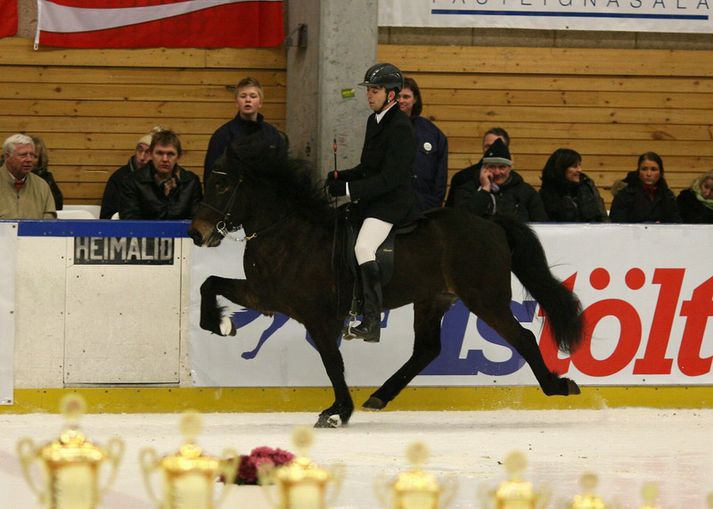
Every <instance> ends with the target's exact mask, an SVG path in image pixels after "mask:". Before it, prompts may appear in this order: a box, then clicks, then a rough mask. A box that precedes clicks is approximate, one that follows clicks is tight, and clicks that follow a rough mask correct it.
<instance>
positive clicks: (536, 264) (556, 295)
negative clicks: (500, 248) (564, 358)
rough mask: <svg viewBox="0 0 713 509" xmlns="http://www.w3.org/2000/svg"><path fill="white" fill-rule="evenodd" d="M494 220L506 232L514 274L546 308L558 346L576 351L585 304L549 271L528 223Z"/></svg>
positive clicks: (501, 219) (580, 336)
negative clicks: (583, 305)
mask: <svg viewBox="0 0 713 509" xmlns="http://www.w3.org/2000/svg"><path fill="white" fill-rule="evenodd" d="M492 220H493V221H494V222H495V223H497V224H498V225H499V226H500V227H502V228H503V229H504V230H505V233H506V235H507V240H508V244H509V245H510V250H511V251H512V271H513V273H514V274H515V275H516V276H517V278H518V279H519V280H520V282H521V283H522V284H523V286H524V287H525V289H526V290H527V291H528V292H530V295H532V296H533V297H534V298H535V300H537V302H539V304H540V306H541V307H542V309H544V311H545V313H546V315H547V318H548V319H549V324H550V327H551V329H552V332H553V333H554V336H555V341H557V347H558V348H559V349H560V350H561V351H562V352H573V351H574V350H576V349H577V346H578V345H579V343H580V341H581V339H582V329H583V320H582V305H581V304H580V302H579V299H578V298H577V296H576V295H575V294H574V293H573V292H570V291H569V290H568V289H567V288H565V287H564V285H562V283H561V282H560V281H558V280H557V279H556V278H555V277H554V276H553V275H552V272H550V268H549V265H548V264H547V257H546V256H545V251H544V249H543V248H542V244H541V243H540V240H539V239H538V238H537V235H536V234H535V232H534V231H532V229H531V228H530V227H529V226H528V225H527V224H525V223H522V222H520V221H518V220H516V219H513V218H510V217H505V216H499V215H496V216H493V217H492Z"/></svg>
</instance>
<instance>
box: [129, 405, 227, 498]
mask: <svg viewBox="0 0 713 509" xmlns="http://www.w3.org/2000/svg"><path fill="white" fill-rule="evenodd" d="M201 428H202V423H201V418H200V415H198V414H197V413H195V412H186V414H184V416H183V417H182V418H181V423H180V429H181V433H182V434H183V436H184V437H185V441H184V443H183V445H181V447H180V448H179V449H178V452H177V453H175V454H172V455H168V456H164V457H163V458H160V459H159V458H158V457H157V455H156V451H155V450H153V449H151V448H145V449H143V450H142V451H141V453H140V456H139V460H140V463H141V468H142V470H143V474H144V481H145V483H146V490H147V492H148V495H149V498H150V499H151V500H152V501H153V502H154V503H155V504H156V507H158V508H160V509H214V508H215V507H218V506H219V505H220V503H222V502H223V500H224V499H225V497H226V495H227V493H228V489H229V486H230V483H229V482H226V484H225V486H224V488H223V492H222V493H221V496H220V497H219V498H218V500H217V501H214V498H215V497H214V495H213V487H214V486H215V484H216V480H217V478H218V477H219V476H221V475H222V476H224V478H225V479H234V478H235V474H236V471H237V469H238V461H239V456H238V454H237V453H236V452H235V451H234V450H231V449H226V450H225V451H223V458H216V457H212V456H206V455H204V454H203V451H202V450H201V448H200V447H198V445H196V443H195V438H196V436H198V434H199V433H200V431H201ZM157 470H160V471H161V474H162V477H163V500H159V498H158V497H157V496H156V493H155V491H154V489H153V484H152V482H151V475H152V474H153V473H154V472H155V471H157Z"/></svg>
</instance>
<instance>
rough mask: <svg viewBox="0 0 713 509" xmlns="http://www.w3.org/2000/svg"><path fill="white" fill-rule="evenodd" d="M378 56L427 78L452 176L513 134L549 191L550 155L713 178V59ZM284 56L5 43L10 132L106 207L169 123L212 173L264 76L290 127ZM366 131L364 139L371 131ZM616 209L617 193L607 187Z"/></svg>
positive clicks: (393, 49) (73, 193) (608, 175)
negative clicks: (28, 140) (558, 152)
mask: <svg viewBox="0 0 713 509" xmlns="http://www.w3.org/2000/svg"><path fill="white" fill-rule="evenodd" d="M378 59H379V60H381V61H390V62H393V63H394V64H396V65H398V66H400V67H401V68H402V69H403V70H404V71H405V72H406V74H408V75H411V76H413V77H414V78H415V79H416V80H417V81H418V83H419V85H420V86H421V89H422V93H423V97H424V103H425V108H424V114H425V115H426V116H429V117H430V118H432V119H433V120H434V121H435V122H436V123H437V124H438V125H439V126H440V127H441V129H443V131H444V132H445V133H446V134H447V135H448V136H449V139H450V159H449V161H450V163H449V166H450V173H451V175H452V174H453V173H454V172H455V171H457V170H460V169H462V168H464V167H465V166H468V165H470V164H473V163H475V162H477V161H478V159H479V158H480V144H481V137H482V134H483V132H485V131H486V130H487V129H488V128H490V127H492V126H496V125H499V126H502V127H505V128H506V129H507V130H508V131H509V132H510V134H511V136H512V152H513V156H514V159H515V164H516V168H517V169H518V170H519V171H521V172H522V173H523V175H524V176H525V178H526V179H527V180H528V181H529V182H530V183H532V184H533V185H535V186H538V185H539V174H540V171H541V169H542V166H543V165H544V163H545V161H546V159H547V156H548V155H549V154H550V153H551V152H552V151H554V150H555V149H556V148H558V147H570V148H573V149H575V150H577V151H579V152H580V153H581V154H582V155H583V157H584V167H585V171H587V172H588V173H589V175H590V176H591V177H592V178H594V179H595V181H596V182H597V183H598V184H599V186H600V187H602V188H604V189H606V188H608V187H610V186H611V184H612V183H613V182H615V181H616V180H618V179H620V178H622V177H623V176H624V174H625V173H626V172H627V171H628V170H631V169H633V168H634V165H635V163H636V159H637V157H638V155H639V154H640V153H642V152H645V151H648V150H653V151H655V152H658V153H659V154H661V156H662V157H663V159H664V163H665V166H666V177H667V179H668V181H669V182H670V184H671V185H672V187H673V188H674V190H675V191H678V190H680V189H681V188H683V187H685V186H687V185H688V184H689V182H690V181H691V180H692V179H693V178H694V177H695V176H696V175H697V174H698V173H700V172H703V171H707V170H710V169H713V143H712V142H713V52H711V51H693V50H624V49H592V48H589V49H576V48H566V49H564V48H503V47H459V46H402V45H381V46H380V47H379V56H378ZM285 66H286V59H285V54H284V50H282V49H243V50H234V49H221V50H198V49H178V50H167V49H162V48H158V49H146V50H143V49H142V50H53V49H42V50H40V51H36V52H35V51H32V47H31V42H30V41H28V40H25V39H20V38H7V39H3V40H0V137H2V138H3V139H4V137H6V136H8V135H10V134H12V133H15V132H28V133H31V134H38V135H40V136H42V137H44V138H45V140H46V141H47V143H48V145H49V148H50V159H51V170H52V171H53V172H54V173H55V174H56V176H57V178H58V181H59V182H60V186H61V187H62V189H63V190H64V191H65V194H66V195H67V203H91V204H95V203H98V202H99V200H100V197H101V191H102V189H103V183H104V182H105V181H106V178H108V176H109V175H110V174H111V172H112V171H113V170H114V169H115V168H117V167H118V166H121V165H123V164H125V163H126V160H127V159H128V157H129V156H130V155H131V153H132V151H133V147H134V144H135V142H136V140H137V139H138V138H139V137H140V136H141V135H143V134H144V133H145V132H147V131H148V130H149V129H150V128H151V127H153V126H154V125H156V124H161V125H164V126H166V127H171V128H173V129H175V130H176V131H177V132H178V133H179V134H181V136H182V138H183V140H184V143H185V149H186V154H185V156H184V158H183V160H182V163H183V164H184V165H185V166H186V167H188V168H190V169H192V170H194V171H196V172H198V173H199V174H200V173H202V161H203V156H204V153H205V148H206V145H207V142H208V139H209V137H210V135H211V133H212V132H213V131H214V130H215V129H216V128H217V127H218V126H220V125H221V124H222V123H223V122H225V121H227V120H228V119H230V118H231V117H232V116H233V115H234V113H235V107H234V104H233V93H232V91H231V89H230V87H231V86H232V85H234V83H235V82H236V81H237V80H239V79H240V78H241V77H243V76H246V75H253V76H255V77H257V78H258V79H259V80H261V82H262V83H263V85H264V86H265V89H266V101H265V104H264V107H263V113H264V114H265V116H266V118H268V119H269V120H270V121H271V122H273V123H274V124H276V125H277V126H278V127H281V128H284V125H285V112H286V104H285V103H286V72H285ZM359 135H361V133H359ZM602 194H603V196H604V197H605V199H606V201H607V202H610V200H611V195H610V194H609V193H608V192H606V191H605V192H603V193H602Z"/></svg>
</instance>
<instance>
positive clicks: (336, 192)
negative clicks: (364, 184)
mask: <svg viewBox="0 0 713 509" xmlns="http://www.w3.org/2000/svg"><path fill="white" fill-rule="evenodd" d="M327 190H328V191H329V194H331V195H332V196H345V195H346V194H347V183H346V182H343V181H341V180H327Z"/></svg>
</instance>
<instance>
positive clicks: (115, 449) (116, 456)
mask: <svg viewBox="0 0 713 509" xmlns="http://www.w3.org/2000/svg"><path fill="white" fill-rule="evenodd" d="M123 456H124V442H122V441H121V439H120V438H117V437H114V438H111V439H110V440H109V442H107V445H106V457H107V459H108V460H109V464H110V465H111V471H110V472H109V477H107V479H106V485H105V486H104V487H103V488H100V489H99V497H98V500H101V499H102V498H104V495H106V492H107V491H109V488H111V485H112V484H114V481H115V480H116V475H117V474H118V473H119V463H120V462H121V458H122V457H123Z"/></svg>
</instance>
